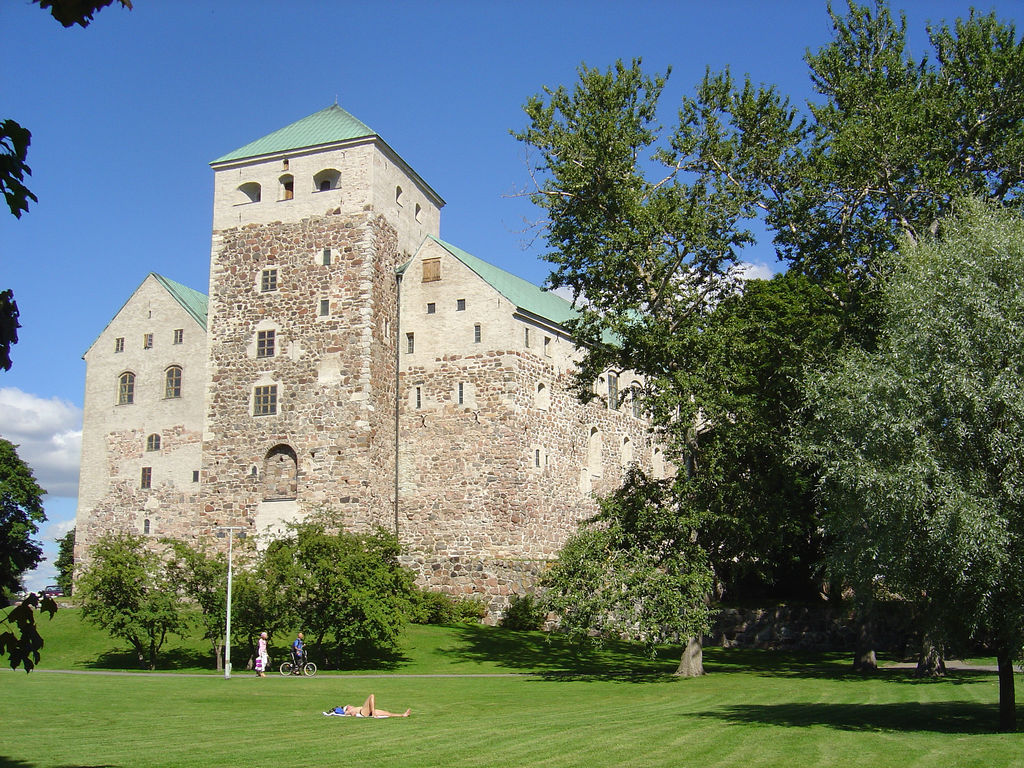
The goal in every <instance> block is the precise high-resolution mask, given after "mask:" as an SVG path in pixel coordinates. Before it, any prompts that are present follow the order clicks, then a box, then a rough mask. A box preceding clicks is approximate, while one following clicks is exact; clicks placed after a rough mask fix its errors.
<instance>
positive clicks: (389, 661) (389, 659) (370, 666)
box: [310, 647, 411, 672]
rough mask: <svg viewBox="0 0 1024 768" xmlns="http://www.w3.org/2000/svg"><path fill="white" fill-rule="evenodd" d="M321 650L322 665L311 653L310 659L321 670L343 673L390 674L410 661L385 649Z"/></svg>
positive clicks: (394, 651) (402, 655) (406, 657)
mask: <svg viewBox="0 0 1024 768" xmlns="http://www.w3.org/2000/svg"><path fill="white" fill-rule="evenodd" d="M322 650H323V652H322V654H321V655H320V659H322V660H323V663H322V664H321V663H320V659H318V658H317V654H316V653H311V654H310V659H312V660H313V661H315V662H316V663H317V664H318V665H320V668H321V669H330V670H339V671H345V672H350V671H354V670H360V671H371V670H372V671H378V672H390V671H394V670H396V669H399V668H400V667H401V666H402V665H403V664H408V663H409V662H410V661H411V659H410V658H409V657H408V656H406V655H405V654H404V653H403V652H402V651H399V650H389V649H387V648H358V649H351V648H344V649H341V650H339V649H337V648H332V647H327V648H324V649H322Z"/></svg>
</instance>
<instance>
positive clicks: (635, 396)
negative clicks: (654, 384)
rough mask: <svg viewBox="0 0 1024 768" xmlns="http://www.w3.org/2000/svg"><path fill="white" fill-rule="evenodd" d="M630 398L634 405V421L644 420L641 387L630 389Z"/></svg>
mask: <svg viewBox="0 0 1024 768" xmlns="http://www.w3.org/2000/svg"><path fill="white" fill-rule="evenodd" d="M629 398H630V400H631V401H632V404H633V418H634V419H641V418H643V415H644V414H643V411H642V410H641V408H640V387H630V388H629Z"/></svg>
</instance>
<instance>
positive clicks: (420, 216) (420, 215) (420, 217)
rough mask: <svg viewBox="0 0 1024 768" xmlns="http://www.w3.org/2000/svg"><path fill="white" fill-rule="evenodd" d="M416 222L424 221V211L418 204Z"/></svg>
mask: <svg viewBox="0 0 1024 768" xmlns="http://www.w3.org/2000/svg"><path fill="white" fill-rule="evenodd" d="M416 221H417V223H419V222H422V221H423V209H422V208H421V207H420V204H419V203H416Z"/></svg>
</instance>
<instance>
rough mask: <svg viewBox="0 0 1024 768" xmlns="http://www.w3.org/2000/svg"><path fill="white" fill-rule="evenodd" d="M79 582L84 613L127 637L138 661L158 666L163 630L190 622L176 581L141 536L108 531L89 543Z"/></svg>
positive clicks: (181, 628)
mask: <svg viewBox="0 0 1024 768" xmlns="http://www.w3.org/2000/svg"><path fill="white" fill-rule="evenodd" d="M90 557H91V558H92V559H91V560H90V562H89V564H88V565H87V566H86V567H85V569H84V570H83V572H82V576H81V578H80V579H79V583H78V596H79V603H80V605H81V608H82V615H83V616H84V617H85V618H86V619H87V620H89V621H91V622H92V623H94V624H95V625H96V626H98V627H102V628H103V629H105V630H106V631H107V632H109V633H110V635H111V637H115V638H121V639H124V640H127V641H128V642H129V643H130V644H131V646H132V648H134V649H135V651H136V653H137V654H138V657H139V662H140V663H143V664H145V665H146V666H147V667H148V668H149V669H154V668H155V667H156V659H157V654H158V653H159V651H160V648H161V647H162V646H163V644H164V641H165V640H166V639H167V634H168V633H170V632H173V633H175V634H179V635H180V634H181V633H182V632H183V631H184V630H185V629H186V628H187V627H188V612H187V606H186V605H185V602H184V600H183V597H182V595H181V593H180V592H179V589H178V588H179V586H180V585H179V584H178V583H177V582H176V581H175V580H174V578H173V576H172V575H171V573H170V572H169V570H168V568H167V567H166V565H165V563H164V561H163V559H162V558H161V556H160V555H159V554H157V553H156V552H154V551H152V550H150V549H147V548H146V541H145V539H144V538H143V537H141V536H134V535H132V534H127V533H126V534H108V535H106V536H104V537H102V538H100V539H99V540H98V541H97V542H96V543H95V544H94V545H93V547H92V548H91V550H90Z"/></svg>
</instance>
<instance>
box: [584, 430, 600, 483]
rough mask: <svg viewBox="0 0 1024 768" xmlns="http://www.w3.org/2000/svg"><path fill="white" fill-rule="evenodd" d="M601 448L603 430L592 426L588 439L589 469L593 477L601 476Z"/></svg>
mask: <svg viewBox="0 0 1024 768" xmlns="http://www.w3.org/2000/svg"><path fill="white" fill-rule="evenodd" d="M601 450H602V446H601V430H599V429H598V428H597V427H591V428H590V437H589V438H588V439H587V469H588V471H589V472H590V474H591V475H592V476H593V477H600V476H601Z"/></svg>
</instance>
